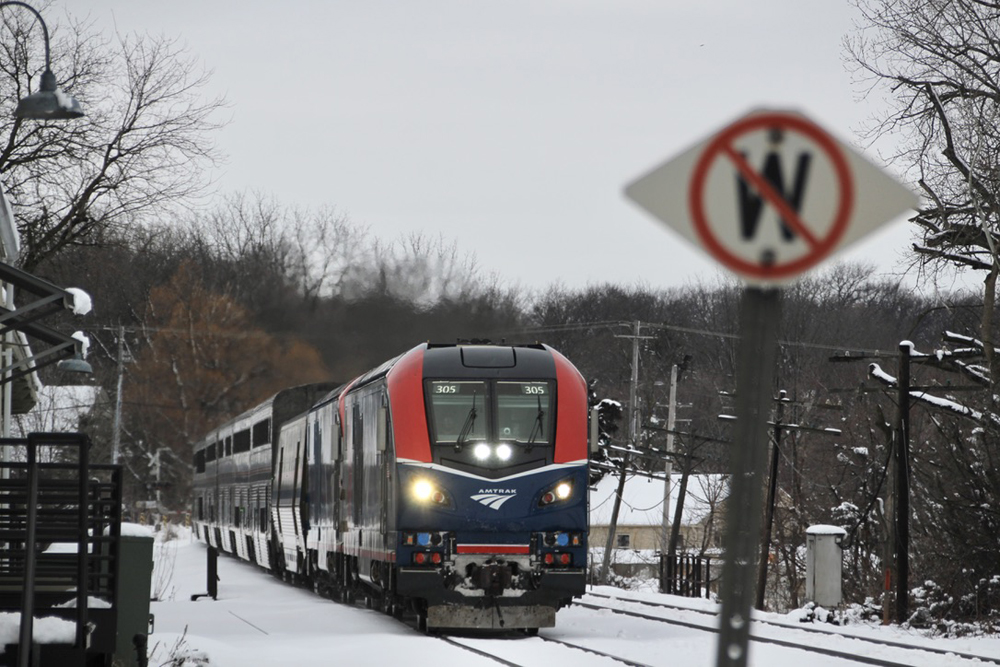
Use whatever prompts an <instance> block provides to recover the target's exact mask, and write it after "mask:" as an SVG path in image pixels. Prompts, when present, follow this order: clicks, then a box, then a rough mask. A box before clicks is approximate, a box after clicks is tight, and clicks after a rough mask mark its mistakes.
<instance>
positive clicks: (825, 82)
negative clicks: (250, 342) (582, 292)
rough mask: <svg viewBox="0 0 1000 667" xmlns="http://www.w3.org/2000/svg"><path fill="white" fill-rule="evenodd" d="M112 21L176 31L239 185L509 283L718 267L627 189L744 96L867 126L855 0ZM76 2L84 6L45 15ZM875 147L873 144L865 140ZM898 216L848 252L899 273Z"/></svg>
mask: <svg viewBox="0 0 1000 667" xmlns="http://www.w3.org/2000/svg"><path fill="white" fill-rule="evenodd" d="M86 6H87V7H89V16H90V18H92V19H93V20H94V21H95V23H96V25H98V26H99V27H101V28H104V29H106V30H108V31H112V30H115V29H117V30H118V31H120V32H123V33H130V32H136V31H138V32H148V33H154V34H160V33H162V34H166V35H168V36H175V37H177V39H178V40H179V42H180V43H181V44H184V45H186V47H187V49H188V51H189V52H190V54H191V55H193V56H196V57H197V58H198V59H200V61H201V62H202V64H203V65H204V66H205V67H206V68H209V69H211V70H213V72H214V74H213V76H212V83H211V91H210V92H212V93H222V94H225V95H226V96H227V98H228V100H229V102H230V104H231V105H232V107H231V110H230V113H231V115H232V122H231V124H230V125H229V126H228V127H226V128H225V129H224V130H223V131H222V132H221V134H220V136H219V141H220V143H221V148H222V149H223V151H224V152H225V153H226V154H227V155H228V164H227V165H225V166H224V168H223V170H222V171H221V173H219V174H218V176H219V186H220V188H222V189H223V190H225V191H233V190H259V191H262V192H265V193H268V194H271V195H273V196H274V197H275V198H276V199H277V200H278V201H280V202H282V203H285V204H289V205H300V206H309V207H314V208H318V207H320V206H323V205H333V206H335V207H336V208H337V209H338V210H339V211H340V212H341V213H343V214H345V215H347V216H348V217H349V218H350V219H351V220H353V221H354V222H356V223H359V224H362V225H367V226H369V227H370V228H371V230H372V231H373V233H375V234H376V235H378V236H379V237H381V238H385V239H394V238H397V237H399V236H400V235H402V234H407V233H409V232H413V231H422V232H425V233H427V234H429V235H432V236H435V237H436V236H437V235H443V237H444V238H445V239H446V240H448V241H456V242H457V243H458V245H459V247H460V248H461V249H462V250H464V251H468V252H473V253H475V255H476V256H477V258H478V260H479V264H480V266H481V267H482V268H483V269H485V270H487V271H495V272H497V273H499V274H500V275H501V276H503V277H505V278H506V279H507V280H508V281H510V282H512V283H517V284H520V285H522V286H525V287H529V288H541V287H544V286H547V285H550V284H552V283H554V282H556V281H561V282H562V283H563V284H565V285H567V286H570V287H582V286H585V285H587V284H591V283H599V282H604V281H613V282H618V283H627V284H634V283H644V284H647V285H649V286H652V287H670V286H677V285H683V284H686V283H687V282H690V281H691V280H694V279H698V278H702V279H713V277H714V275H715V273H716V269H715V264H714V263H713V262H712V261H710V260H708V259H707V258H706V257H705V256H704V255H703V254H702V253H701V252H700V251H696V250H694V249H692V247H691V246H689V245H688V244H687V242H685V241H683V240H681V239H680V237H678V236H677V235H676V234H674V233H673V232H672V231H669V230H667V229H666V228H665V227H663V226H661V225H660V224H659V223H657V222H656V221H655V220H654V219H653V218H652V217H650V216H649V215H648V214H646V213H645V212H643V211H642V210H640V209H639V208H637V207H636V206H635V205H633V204H632V203H630V202H629V201H628V200H627V199H626V198H625V197H624V195H623V192H622V191H623V188H624V187H625V185H626V184H627V183H629V182H630V181H631V180H633V179H635V178H636V177H638V176H640V175H642V174H643V173H645V172H647V171H648V170H649V169H650V168H652V167H653V166H655V165H656V164H658V163H660V162H662V161H663V160H665V159H667V158H669V157H671V156H673V155H675V154H677V153H679V152H680V151H682V150H683V149H685V148H688V147H689V146H691V145H692V144H694V143H696V142H698V141H701V140H703V139H705V138H706V137H707V136H708V135H710V134H711V133H712V132H713V131H715V130H718V129H719V128H721V126H722V125H723V124H725V123H727V122H729V121H731V120H733V119H735V118H736V117H738V116H741V115H742V114H744V113H745V112H747V111H749V110H750V109H751V108H754V107H760V106H766V107H770V108H782V109H785V108H788V109H796V110H800V111H802V112H804V113H805V114H806V115H808V116H809V117H811V118H812V119H813V120H815V121H816V122H818V123H819V124H820V125H822V126H823V127H825V128H826V129H827V130H828V131H829V132H830V133H831V134H833V135H835V136H837V137H838V138H840V139H841V140H844V141H849V142H850V141H854V137H855V131H856V130H857V129H858V127H859V126H860V124H861V123H862V122H863V121H864V120H865V119H866V118H868V117H869V116H870V115H871V114H872V113H873V112H874V111H876V110H877V109H878V108H879V104H880V100H878V99H877V98H873V97H869V98H868V99H865V100H863V101H859V100H858V97H859V94H860V93H861V91H860V90H859V89H858V88H857V87H855V86H853V85H852V82H851V75H850V73H849V72H848V71H847V70H846V69H845V66H844V51H843V47H842V43H841V42H842V39H843V37H844V36H845V34H847V33H848V32H850V31H851V30H852V22H853V21H854V20H855V19H856V18H857V17H856V10H854V9H853V7H851V6H850V5H849V4H848V3H847V2H846V1H844V0H756V1H754V2H747V1H746V0H713V1H712V2H691V1H690V0H683V1H680V0H502V1H501V0H495V1H492V2H483V1H477V0H454V1H450V0H428V1H418V0H365V1H364V2H346V1H339V0H338V1H331V0H325V1H324V0H314V1H308V2H307V1H302V0H294V1H289V2H282V3H277V2H261V1H258V0H243V1H242V2H238V3H237V2H221V1H217V2H210V3H209V2H204V1H198V2H195V1H193V0H174V1H172V2H136V1H135V0H89V2H88V3H87V4H86ZM65 10H69V11H72V12H74V14H75V15H76V16H80V15H81V12H82V11H84V9H83V7H81V6H80V4H79V3H78V1H71V0H55V1H54V3H53V5H52V6H51V7H50V9H49V10H48V11H49V12H51V13H62V12H64V11H65ZM870 157H871V158H872V159H873V160H877V156H875V155H870ZM908 238H909V231H908V229H907V225H906V224H905V223H904V222H902V221H897V222H895V223H894V224H892V225H890V226H888V227H887V228H886V229H885V230H884V231H880V232H878V233H877V234H876V235H875V236H874V237H871V240H869V241H867V242H865V243H863V244H862V245H861V246H859V247H858V250H855V251H853V252H850V253H849V254H848V255H847V257H848V258H850V259H859V258H860V259H868V260H875V259H878V260H879V263H880V266H882V267H883V268H884V269H886V270H892V268H893V266H894V265H895V260H896V259H898V257H899V256H900V254H901V253H902V252H903V251H904V249H905V247H906V245H907V239H908Z"/></svg>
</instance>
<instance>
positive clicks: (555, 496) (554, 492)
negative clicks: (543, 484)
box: [538, 479, 573, 507]
mask: <svg viewBox="0 0 1000 667" xmlns="http://www.w3.org/2000/svg"><path fill="white" fill-rule="evenodd" d="M572 497H573V482H572V481H571V480H568V479H564V480H563V481H561V482H559V483H558V484H556V485H555V486H553V487H551V488H549V489H547V490H546V491H545V492H544V493H543V494H542V497H541V498H539V499H538V505H539V506H540V507H545V506H546V505H551V504H552V503H555V502H562V501H564V500H569V499H570V498H572Z"/></svg>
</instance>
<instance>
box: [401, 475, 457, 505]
mask: <svg viewBox="0 0 1000 667" xmlns="http://www.w3.org/2000/svg"><path fill="white" fill-rule="evenodd" d="M410 495H411V496H412V497H413V499H414V500H416V501H417V502H418V503H420V504H422V505H430V504H434V505H444V506H449V505H451V501H450V500H449V499H448V494H447V493H445V492H444V490H442V489H441V487H439V486H437V485H436V484H435V483H434V482H432V481H430V480H428V479H425V478H423V477H421V478H419V479H416V480H414V481H413V484H411V485H410Z"/></svg>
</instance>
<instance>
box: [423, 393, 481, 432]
mask: <svg viewBox="0 0 1000 667" xmlns="http://www.w3.org/2000/svg"><path fill="white" fill-rule="evenodd" d="M426 393H427V404H428V406H430V408H429V415H430V420H431V424H430V427H431V434H432V437H433V439H434V442H435V443H436V444H444V443H449V444H456V443H459V442H461V443H465V442H471V441H474V440H485V439H486V429H487V426H488V425H489V401H488V399H487V394H486V383H485V382H469V381H461V382H459V381H452V380H431V381H429V382H428V383H427V386H426Z"/></svg>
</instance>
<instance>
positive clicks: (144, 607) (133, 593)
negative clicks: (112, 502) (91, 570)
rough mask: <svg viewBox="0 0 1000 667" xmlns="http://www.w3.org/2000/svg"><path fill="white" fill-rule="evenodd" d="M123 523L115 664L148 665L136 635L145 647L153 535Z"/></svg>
mask: <svg viewBox="0 0 1000 667" xmlns="http://www.w3.org/2000/svg"><path fill="white" fill-rule="evenodd" d="M127 527H129V524H123V525H122V536H121V546H120V551H119V554H118V599H117V600H115V607H116V608H117V615H118V635H117V639H116V641H115V664H116V665H121V666H122V667H144V665H145V664H146V656H145V655H143V656H142V661H141V662H140V661H139V659H138V656H137V654H136V645H137V643H136V641H135V638H136V636H137V635H138V636H141V637H142V639H141V640H140V643H139V645H140V646H141V650H143V651H145V646H146V641H145V637H146V635H147V634H149V596H150V583H151V582H152V579H153V537H152V533H150V534H149V536H148V537H147V536H145V535H144V534H143V533H144V532H149V531H148V529H146V528H145V527H139V526H136V528H137V529H138V530H128V529H127Z"/></svg>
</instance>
